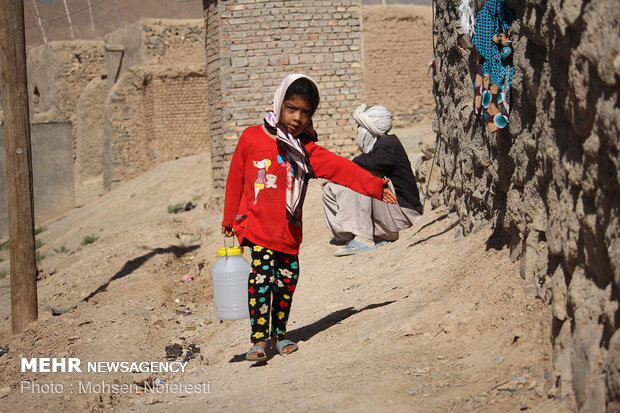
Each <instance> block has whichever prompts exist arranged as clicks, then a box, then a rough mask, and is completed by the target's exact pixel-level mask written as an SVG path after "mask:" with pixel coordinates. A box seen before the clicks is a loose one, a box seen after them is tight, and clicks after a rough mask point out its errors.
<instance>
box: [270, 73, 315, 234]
mask: <svg viewBox="0 0 620 413" xmlns="http://www.w3.org/2000/svg"><path fill="white" fill-rule="evenodd" d="M302 77H303V78H306V79H308V80H310V81H311V82H312V83H313V84H314V86H316V90H317V92H318V90H319V86H318V85H317V84H316V82H315V81H314V79H312V78H311V77H309V76H306V75H303V74H300V73H294V74H290V75H288V76H286V77H285V78H284V79H283V80H282V82H280V85H279V86H278V89H276V93H275V95H274V97H273V106H272V107H271V108H270V109H269V110H268V111H267V114H265V123H266V125H267V126H268V127H270V128H271V129H275V130H276V142H277V143H278V146H279V147H280V148H282V149H283V150H284V151H285V152H286V155H287V158H288V159H287V161H286V162H287V163H289V166H290V169H291V170H292V172H293V176H292V177H291V175H290V174H289V175H287V179H289V180H290V182H287V189H286V217H287V219H288V221H289V223H291V224H293V225H301V208H302V206H303V203H304V198H305V197H306V190H307V189H308V180H309V179H310V178H315V177H316V175H315V173H314V170H313V169H312V166H310V161H309V159H308V152H307V151H306V147H305V146H304V144H303V143H302V142H301V141H300V139H299V138H300V137H302V136H307V137H309V138H310V139H312V140H316V132H315V131H314V128H313V127H312V120H310V122H309V123H308V126H306V129H304V131H302V132H301V133H300V134H299V135H298V136H297V137H295V136H293V135H291V134H290V132H289V131H288V129H287V128H286V126H284V125H282V124H281V123H280V110H281V109H282V103H283V102H284V96H285V95H286V91H287V90H288V88H289V86H290V85H291V84H292V83H293V82H294V81H296V80H297V79H300V78H302ZM291 163H292V164H293V165H291Z"/></svg>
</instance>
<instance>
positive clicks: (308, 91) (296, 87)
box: [284, 77, 319, 114]
mask: <svg viewBox="0 0 620 413" xmlns="http://www.w3.org/2000/svg"><path fill="white" fill-rule="evenodd" d="M296 95H299V96H302V97H304V98H305V99H307V100H308V102H309V103H310V106H312V113H313V114H314V111H315V110H316V108H317V107H318V106H319V90H318V89H317V88H316V85H315V84H314V83H313V82H312V81H311V80H309V79H307V78H305V77H300V78H299V79H297V80H296V81H294V82H293V83H291V85H290V86H289V87H288V89H286V93H285V94H284V100H288V99H290V98H291V97H293V96H296Z"/></svg>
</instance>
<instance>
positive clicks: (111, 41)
mask: <svg viewBox="0 0 620 413" xmlns="http://www.w3.org/2000/svg"><path fill="white" fill-rule="evenodd" d="M105 44H106V72H107V75H108V79H109V82H110V86H111V85H112V84H114V83H115V82H116V81H117V80H118V79H119V78H120V76H122V75H123V74H124V73H126V72H127V71H128V70H129V69H130V68H132V67H134V66H137V65H144V64H150V65H157V64H159V65H168V66H179V65H188V64H204V61H205V52H204V44H205V27H204V22H203V21H202V20H166V19H152V18H142V19H140V20H139V21H137V22H136V23H134V24H131V25H129V26H127V27H125V28H124V29H121V30H117V31H115V32H112V33H109V34H107V35H106V37H105Z"/></svg>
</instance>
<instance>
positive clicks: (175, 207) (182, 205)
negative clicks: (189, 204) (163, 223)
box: [168, 202, 185, 214]
mask: <svg viewBox="0 0 620 413" xmlns="http://www.w3.org/2000/svg"><path fill="white" fill-rule="evenodd" d="M183 208H185V202H179V203H178V204H176V205H168V213H169V214H172V213H174V211H177V210H179V209H183Z"/></svg>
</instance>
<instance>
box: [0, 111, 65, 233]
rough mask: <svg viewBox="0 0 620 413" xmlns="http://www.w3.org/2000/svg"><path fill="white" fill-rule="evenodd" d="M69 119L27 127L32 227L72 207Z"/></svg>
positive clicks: (0, 185) (0, 158)
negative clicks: (31, 190)
mask: <svg viewBox="0 0 620 413" xmlns="http://www.w3.org/2000/svg"><path fill="white" fill-rule="evenodd" d="M71 131H72V126H71V123H70V122H48V123H33V124H32V125H31V128H30V135H31V137H30V138H31V150H32V184H33V191H34V215H35V221H36V222H35V226H38V225H40V223H41V222H43V221H45V220H48V219H50V218H52V217H54V216H57V215H59V214H62V213H64V212H66V211H68V210H70V209H71V208H73V207H74V206H75V196H74V192H73V158H72V151H71V145H72V139H71V133H72V132H71ZM0 165H2V167H1V168H0V239H8V236H9V215H8V207H7V194H6V168H5V167H4V165H6V153H5V147H4V128H0Z"/></svg>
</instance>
